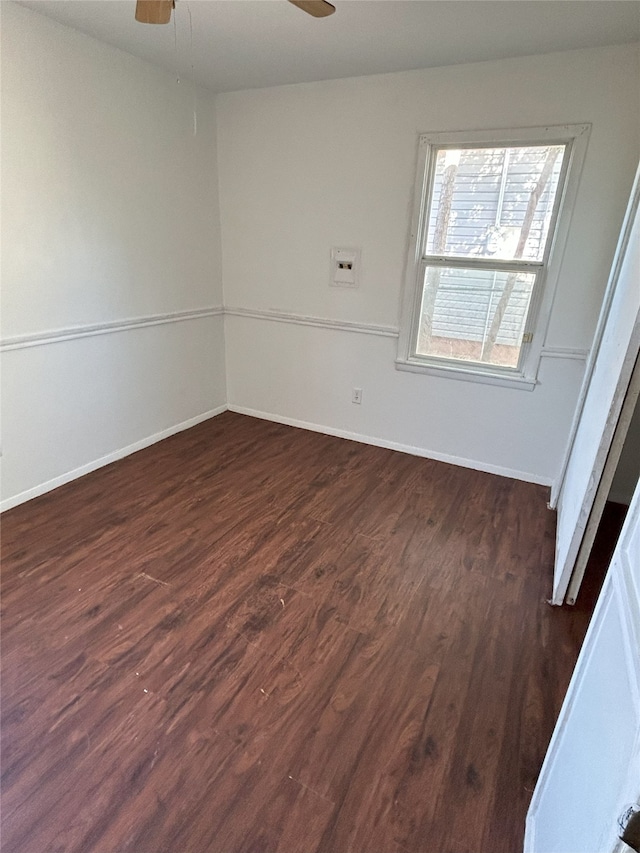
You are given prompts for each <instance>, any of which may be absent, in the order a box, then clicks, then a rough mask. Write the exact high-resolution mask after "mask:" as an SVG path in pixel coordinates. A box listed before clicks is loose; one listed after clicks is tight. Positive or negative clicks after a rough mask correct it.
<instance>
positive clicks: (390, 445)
mask: <svg viewBox="0 0 640 853" xmlns="http://www.w3.org/2000/svg"><path fill="white" fill-rule="evenodd" d="M227 408H228V409H229V411H230V412H237V413H238V414H240V415H250V416H251V417H252V418H262V420H265V421H274V422H275V423H279V424H284V425H286V426H292V427H298V428H299V429H308V430H311V432H322V433H324V434H325V435H334V436H336V437H337V438H346V439H349V440H350V441H358V442H360V443H361V444H372V445H374V446H375V447H385V448H387V449H389V450H398V451H400V452H401V453H409V454H410V455H411V456H421V457H422V458H423V459H433V460H435V461H436V462H449V463H451V464H452V465H459V466H461V467H462V468H472V469H473V470H474V471H484V472H485V473H487V474H497V475H498V476H500V477H509V478H510V479H512V480H524V481H525V482H526V483H535V484H537V485H539V486H550V485H551V480H550V479H547V478H545V477H539V476H538V475H537V474H529V473H528V472H526V471H516V470H515V469H513V468H504V467H502V466H500V465H490V464H485V463H483V462H477V461H476V460H475V459H466V458H464V457H462V456H452V455H451V454H449V453H438V452H435V451H431V450H426V449H425V448H424V447H414V446H413V445H410V444H400V443H399V442H397V441H388V440H387V439H384V438H376V437H374V436H370V435H361V434H360V433H357V432H349V431H348V430H344V429H335V428H334V427H330V426H325V425H324V424H316V423H311V422H309V421H301V420H297V419H296V418H288V417H286V416H284V415H276V414H273V413H272V412H261V411H258V410H257V409H250V408H248V407H247V406H236V405H234V404H232V403H230V404H229V405H228V406H227Z"/></svg>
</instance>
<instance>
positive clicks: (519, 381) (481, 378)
mask: <svg viewBox="0 0 640 853" xmlns="http://www.w3.org/2000/svg"><path fill="white" fill-rule="evenodd" d="M396 370H406V371H408V372H409V373H427V374H429V375H431V376H441V377H443V378H444V379H464V380H465V381H466V382H480V383H482V384H484V385H502V386H504V387H506V388H516V389H518V390H519V391H533V389H534V388H535V387H536V385H537V384H538V383H537V381H536V380H535V379H533V380H532V379H525V378H524V377H523V376H519V375H518V374H515V375H514V376H509V375H508V374H506V373H503V374H500V373H488V372H484V371H482V372H476V371H475V370H474V369H473V367H472V366H471V364H470V362H468V361H465V362H461V365H460V367H455V366H453V365H452V364H442V365H435V364H433V363H431V362H429V363H428V364H424V363H422V362H418V361H412V360H407V361H405V360H404V359H401V358H397V359H396Z"/></svg>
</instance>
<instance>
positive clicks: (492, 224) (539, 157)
mask: <svg viewBox="0 0 640 853" xmlns="http://www.w3.org/2000/svg"><path fill="white" fill-rule="evenodd" d="M565 148H566V146H565V145H534V146H531V145H528V146H513V147H508V148H455V149H454V148H441V149H439V150H438V151H437V154H436V165H435V173H434V179H433V192H432V197H431V206H430V210H429V220H428V229H427V246H426V253H427V254H429V255H453V256H458V257H479V258H499V259H501V260H513V259H516V258H517V259H524V260H528V261H541V260H542V257H543V255H544V249H545V245H546V241H547V238H548V235H549V225H550V223H551V216H552V214H553V206H554V202H555V198H556V194H557V192H558V182H559V179H560V170H561V168H562V160H563V155H564V151H565Z"/></svg>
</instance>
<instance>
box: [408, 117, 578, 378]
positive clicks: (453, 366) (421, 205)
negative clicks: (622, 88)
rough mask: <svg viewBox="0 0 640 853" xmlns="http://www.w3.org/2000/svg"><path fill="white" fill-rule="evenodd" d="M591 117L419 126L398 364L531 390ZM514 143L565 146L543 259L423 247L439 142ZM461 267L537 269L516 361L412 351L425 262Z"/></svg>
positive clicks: (454, 144) (471, 144)
mask: <svg viewBox="0 0 640 853" xmlns="http://www.w3.org/2000/svg"><path fill="white" fill-rule="evenodd" d="M590 130H591V125H590V124H570V125H569V124H567V125H560V126H546V127H528V128H518V129H512V130H480V131H456V132H453V133H422V134H420V136H419V145H418V163H417V168H416V180H415V191H414V205H413V214H412V220H411V233H410V240H409V253H408V257H407V263H406V275H405V281H404V291H403V297H402V306H401V317H400V333H399V337H398V355H397V358H396V369H398V370H409V371H411V372H414V373H427V374H434V375H437V376H447V377H450V378H454V379H467V380H472V381H475V382H486V383H490V384H495V385H505V386H507V387H512V388H521V389H525V390H533V389H534V388H535V386H536V385H537V381H538V380H537V376H538V371H539V367H540V358H541V353H542V350H543V346H544V339H545V336H546V331H547V327H548V324H549V318H550V314H551V306H552V305H553V298H554V294H555V291H556V287H557V284H558V278H559V275H560V269H561V263H562V256H563V252H564V247H565V244H566V240H567V235H568V232H569V225H570V221H571V215H572V213H573V207H574V203H575V198H576V194H577V190H578V182H579V179H580V173H581V171H582V165H583V162H584V157H585V154H586V150H587V142H588V139H589V132H590ZM516 145H520V146H522V145H531V146H534V145H566V146H567V152H566V156H565V157H564V160H563V164H562V169H561V172H560V179H559V184H558V193H557V196H556V199H555V204H554V212H553V216H552V220H551V224H550V227H549V236H548V239H547V245H546V247H545V253H544V257H543V259H542V261H541V262H538V261H535V262H534V261H527V260H515V261H500V260H494V259H488V258H486V259H483V258H477V257H475V256H472V257H461V256H440V255H438V256H436V255H429V254H427V253H426V244H427V228H428V221H429V210H430V206H431V194H432V190H433V173H434V171H435V151H436V150H437V149H440V148H443V147H450V148H474V147H485V146H486V147H493V146H495V147H496V148H498V147H503V146H504V147H509V146H516ZM434 265H435V266H452V267H455V266H459V267H462V268H465V269H474V268H478V269H498V270H505V271H509V270H510V269H511V270H514V269H517V270H520V271H523V272H529V271H530V272H533V273H535V274H536V281H535V284H534V288H533V294H532V297H531V302H530V305H529V310H528V313H527V317H526V325H525V340H524V341H523V343H522V347H521V351H520V358H519V361H518V366H517V368H509V367H500V366H496V365H492V364H483V363H481V362H472V361H462V360H459V359H445V358H441V357H439V356H437V357H436V356H424V355H418V354H417V352H416V349H417V339H418V326H419V323H420V311H421V304H422V292H423V283H424V272H425V267H427V266H434Z"/></svg>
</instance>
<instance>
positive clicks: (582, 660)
mask: <svg viewBox="0 0 640 853" xmlns="http://www.w3.org/2000/svg"><path fill="white" fill-rule="evenodd" d="M614 601H615V599H614V590H613V581H612V579H611V575H610V574H609V575H607V577H606V578H605V581H604V584H603V587H602V591H601V593H600V596H599V598H598V602H597V605H596V610H595V611H594V614H593V617H592V619H591V622H590V623H589V627H588V629H587V633H586V635H585V638H584V641H583V643H582V649H581V651H580V655H579V656H578V660H577V663H576V666H575V669H574V670H573V674H572V676H571V681H570V682H569V687H568V688H567V692H566V694H565V698H564V701H563V703H562V708H561V709H560V714H559V716H558V720H557V722H556V725H555V728H554V730H553V734H552V735H551V741H550V743H549V748H548V749H547V753H546V755H545V757H544V761H543V763H542V767H541V768H540V773H539V774H538V781H537V782H536V786H535V789H534V792H533V796H532V798H531V803H530V804H529V809H528V811H527V817H526V821H525V834H524V853H536V849H537V848H536V847H535V830H536V820H537V813H538V809H539V807H540V800H541V799H542V797H543V796H544V793H545V788H546V786H547V783H548V780H549V773H550V770H551V767H552V766H553V763H554V761H555V760H556V755H557V754H558V751H559V749H560V746H561V745H562V741H563V739H564V736H565V730H566V728H567V722H568V720H569V718H570V716H571V713H572V710H573V706H574V705H575V701H576V696H577V693H578V688H579V685H580V683H581V682H582V680H583V678H584V676H585V672H586V671H587V670H588V667H589V662H590V660H591V656H592V655H593V652H594V650H595V649H596V648H597V641H598V636H599V635H600V631H601V629H602V624H603V622H604V618H605V616H606V615H607V612H608V608H609V607H610V606H611V605H612V604H613V603H614Z"/></svg>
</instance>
